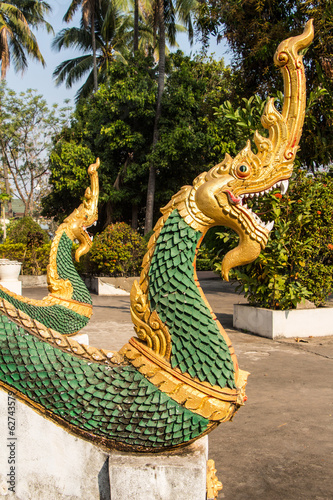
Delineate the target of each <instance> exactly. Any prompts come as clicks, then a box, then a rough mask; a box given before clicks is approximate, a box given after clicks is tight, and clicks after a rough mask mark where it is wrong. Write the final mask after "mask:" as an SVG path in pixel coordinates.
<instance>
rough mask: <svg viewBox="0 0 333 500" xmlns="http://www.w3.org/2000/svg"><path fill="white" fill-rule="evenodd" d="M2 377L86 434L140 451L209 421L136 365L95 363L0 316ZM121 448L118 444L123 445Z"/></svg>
mask: <svg viewBox="0 0 333 500" xmlns="http://www.w3.org/2000/svg"><path fill="white" fill-rule="evenodd" d="M0 380H1V381H2V382H4V383H5V384H7V385H9V386H10V387H11V388H13V389H14V390H16V391H19V393H22V394H24V395H25V396H27V397H28V398H29V399H30V400H31V402H32V403H33V404H38V405H41V406H43V407H44V408H45V409H46V410H47V411H50V412H52V413H53V414H54V415H55V417H58V418H60V419H61V423H62V424H63V425H64V426H67V427H68V428H69V430H71V431H72V432H75V433H77V434H79V435H80V433H81V435H82V437H86V436H85V433H89V437H90V439H91V437H93V438H94V439H95V440H97V441H99V442H101V443H104V444H106V445H112V444H113V443H117V444H118V445H119V443H120V447H121V448H124V449H127V447H130V448H131V449H133V448H138V449H139V450H140V451H144V450H145V449H147V450H149V449H150V450H152V451H153V450H155V449H161V448H162V449H163V448H165V447H172V446H177V445H180V444H182V443H186V442H188V441H191V440H192V439H194V438H196V437H198V436H199V435H201V434H202V433H203V432H205V430H206V429H207V425H208V420H206V419H205V418H203V417H200V416H198V415H196V414H194V413H192V412H191V411H189V410H187V409H185V408H182V407H181V406H179V405H178V404H177V403H176V402H174V401H173V400H172V399H171V398H170V397H169V396H167V395H166V394H164V393H162V392H161V391H159V390H158V389H157V388H156V387H155V386H154V385H153V384H151V383H150V382H149V381H147V380H146V378H145V377H144V376H143V375H141V374H140V373H139V372H138V371H137V370H136V369H135V368H134V367H133V366H131V365H125V366H117V367H112V368H111V369H110V367H109V366H106V365H102V364H98V363H91V362H88V361H85V360H82V359H80V358H76V357H73V356H72V355H70V354H67V353H64V352H62V351H60V350H59V349H55V348H54V347H53V346H51V345H49V344H47V343H45V342H42V341H40V340H39V339H36V338H35V337H33V336H32V335H30V334H28V333H26V332H25V331H24V330H23V329H22V328H19V327H17V326H16V325H15V324H13V323H12V322H11V321H9V320H8V319H7V318H6V317H4V316H1V317H0ZM118 447H119V446H118Z"/></svg>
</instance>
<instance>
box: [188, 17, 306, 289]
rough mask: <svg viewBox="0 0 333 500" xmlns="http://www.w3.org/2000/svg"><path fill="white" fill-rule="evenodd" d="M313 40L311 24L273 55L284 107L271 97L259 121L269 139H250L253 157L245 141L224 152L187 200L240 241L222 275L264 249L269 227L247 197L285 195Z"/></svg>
mask: <svg viewBox="0 0 333 500" xmlns="http://www.w3.org/2000/svg"><path fill="white" fill-rule="evenodd" d="M312 39H313V26H312V21H309V22H308V23H307V24H306V27H305V30H304V32H303V34H302V35H299V36H297V37H293V38H289V39H287V40H285V41H283V42H282V43H281V44H280V45H279V47H278V49H277V51H276V53H275V57H274V61H275V64H276V65H277V66H279V67H280V68H281V71H282V74H283V79H284V103H283V108H282V112H281V113H280V112H279V111H278V110H277V109H276V108H275V106H274V99H270V100H269V101H268V103H267V105H266V107H265V110H264V113H263V116H262V118H261V123H262V125H263V126H264V127H265V128H266V129H267V130H268V131H269V134H268V137H263V136H261V135H260V134H259V133H258V132H256V133H255V135H254V142H255V144H256V147H257V153H254V152H253V151H252V150H251V143H250V141H248V142H247V145H246V146H245V148H244V149H243V150H242V151H241V152H240V153H238V155H237V156H236V157H235V158H231V156H229V155H228V154H227V155H226V156H225V158H224V160H223V161H222V163H220V164H219V165H216V166H215V167H213V168H212V169H211V170H210V171H209V172H207V173H206V172H205V173H203V174H201V175H200V176H199V177H197V178H196V179H195V181H194V183H193V189H192V193H191V198H192V200H193V202H194V203H195V205H196V206H197V207H198V209H199V210H200V212H201V213H202V214H203V215H204V216H205V218H206V220H207V226H209V227H210V226H213V225H224V226H227V227H230V228H232V229H234V230H235V231H236V232H237V234H238V235H239V237H240V241H239V245H238V246H237V247H236V248H235V249H233V250H231V251H230V252H228V253H227V254H226V256H225V258H224V259H223V262H222V276H223V277H224V279H226V280H227V279H228V273H229V270H230V269H231V268H233V267H235V266H238V265H242V264H248V263H249V262H252V261H253V260H254V259H255V258H256V257H257V256H258V255H259V253H260V251H261V250H262V249H263V248H264V247H265V245H266V243H267V239H268V235H269V232H270V231H271V229H272V227H273V223H267V224H265V223H264V222H262V221H261V220H260V218H259V217H258V216H257V215H256V214H255V213H253V212H252V210H250V209H249V208H248V207H247V205H246V200H247V198H253V197H258V196H261V195H263V194H265V193H268V192H269V191H271V190H272V189H274V188H276V187H280V188H281V193H282V194H284V193H285V192H286V190H287V188H288V180H289V178H290V176H291V174H292V169H293V163H294V160H295V156H296V152H297V150H298V144H299V140H300V136H301V132H302V126H303V122H304V114H305V100H306V95H305V76H304V66H303V63H302V55H300V54H299V52H300V50H302V49H304V48H306V47H307V46H308V45H309V44H310V43H311V41H312Z"/></svg>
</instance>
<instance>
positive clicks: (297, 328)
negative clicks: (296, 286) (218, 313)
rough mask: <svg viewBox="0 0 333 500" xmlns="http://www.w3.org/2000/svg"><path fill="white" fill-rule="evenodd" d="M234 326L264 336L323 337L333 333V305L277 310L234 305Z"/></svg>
mask: <svg viewBox="0 0 333 500" xmlns="http://www.w3.org/2000/svg"><path fill="white" fill-rule="evenodd" d="M233 325H234V327H235V328H237V329H240V330H247V331H249V332H253V333H257V334H258V335H261V336H262V337H267V338H270V339H274V338H277V337H287V338H290V337H310V336H312V337H322V336H325V335H333V308H331V307H321V308H318V309H301V310H297V309H293V310H287V311H273V310H271V309H264V308H261V307H252V306H248V305H244V304H234V316H233Z"/></svg>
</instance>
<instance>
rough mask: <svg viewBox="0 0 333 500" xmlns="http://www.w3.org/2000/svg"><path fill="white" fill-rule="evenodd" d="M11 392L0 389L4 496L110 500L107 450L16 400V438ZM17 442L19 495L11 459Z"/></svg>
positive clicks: (1, 490)
mask: <svg viewBox="0 0 333 500" xmlns="http://www.w3.org/2000/svg"><path fill="white" fill-rule="evenodd" d="M7 402H8V394H7V393H6V392H4V391H3V390H1V389H0V498H6V499H7V498H8V499H10V500H11V499H13V500H46V499H50V500H51V499H52V500H63V499H66V500H95V499H96V500H97V499H98V500H100V499H101V500H110V487H109V478H108V467H107V459H108V454H107V453H105V452H104V451H102V450H101V449H99V448H98V447H97V446H94V445H92V444H90V443H88V442H86V441H84V440H82V439H79V438H76V437H74V436H72V435H71V434H69V433H67V432H66V431H65V430H63V429H61V428H60V427H58V426H57V425H56V424H54V423H53V422H51V421H49V420H46V419H45V418H43V417H41V416H40V415H38V414H37V413H36V412H35V411H34V410H32V409H31V408H29V407H28V406H26V405H25V404H23V403H21V402H19V401H18V400H16V401H15V417H14V418H15V436H14V437H15V438H16V439H15V440H14V437H12V436H10V435H9V429H8V404H7ZM11 442H15V446H14V447H13V449H15V463H14V466H15V493H11V492H10V491H8V486H10V485H9V484H8V483H7V474H8V473H9V472H10V464H9V463H8V458H9V454H10V447H8V444H9V443H11Z"/></svg>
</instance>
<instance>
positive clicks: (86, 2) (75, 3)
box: [64, 0, 101, 92]
mask: <svg viewBox="0 0 333 500" xmlns="http://www.w3.org/2000/svg"><path fill="white" fill-rule="evenodd" d="M80 5H82V23H83V26H84V27H85V28H86V29H88V28H89V27H90V34H91V47H92V51H93V81H94V92H96V91H97V61H96V36H95V19H96V17H97V15H98V11H99V9H100V8H101V0H72V2H71V4H70V6H69V8H68V11H67V12H66V14H65V15H64V21H65V22H66V23H68V22H69V21H71V20H72V18H73V15H74V14H75V12H76V11H77V9H78V8H79V6H80Z"/></svg>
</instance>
